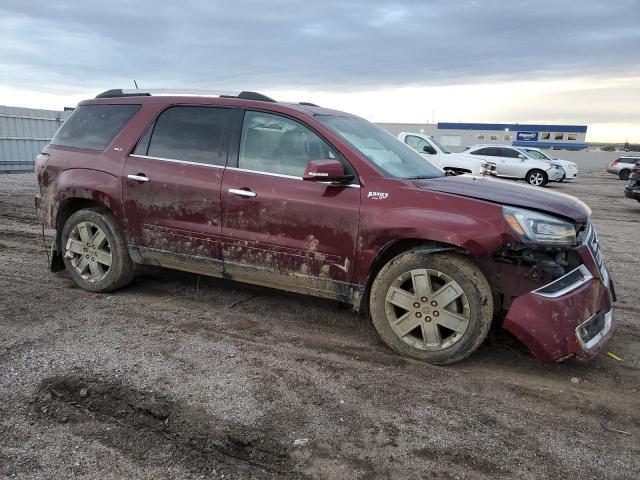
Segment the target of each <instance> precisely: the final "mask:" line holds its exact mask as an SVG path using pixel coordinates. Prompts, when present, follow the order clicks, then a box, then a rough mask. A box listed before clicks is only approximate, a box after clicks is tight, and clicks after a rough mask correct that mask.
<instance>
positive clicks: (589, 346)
mask: <svg viewBox="0 0 640 480" xmlns="http://www.w3.org/2000/svg"><path fill="white" fill-rule="evenodd" d="M577 251H578V253H579V254H580V256H581V257H582V259H583V264H582V265H580V266H579V267H578V268H576V269H575V270H573V271H571V272H569V273H567V274H566V275H564V276H563V277H561V278H559V279H557V280H555V281H553V282H551V283H550V284H548V285H545V286H544V287H542V288H539V289H537V290H535V291H533V292H530V293H527V294H525V295H522V296H520V297H518V298H517V299H515V300H514V302H513V303H512V305H511V308H510V309H509V311H508V312H507V316H506V318H505V320H504V322H503V324H502V327H503V328H504V329H505V330H507V331H509V332H510V333H512V334H513V335H514V336H515V337H517V338H518V339H519V340H520V341H521V342H522V343H524V344H525V345H526V346H527V347H528V348H529V350H530V351H531V353H533V354H534V355H535V356H536V357H537V358H538V359H539V360H541V361H543V362H558V361H560V360H564V359H566V358H570V357H576V358H578V359H580V360H587V359H589V358H591V357H593V356H594V355H596V354H597V353H598V352H600V351H601V350H602V348H603V346H604V345H605V344H606V342H607V341H608V340H609V338H610V337H611V336H612V335H613V333H614V332H615V331H616V329H617V323H616V321H615V318H614V315H613V302H614V301H615V290H614V285H613V279H612V278H611V274H610V273H609V271H608V270H607V268H606V267H605V266H604V265H602V266H598V261H597V260H596V259H595V258H594V256H593V255H592V254H591V252H590V250H589V248H588V247H587V246H586V245H583V246H581V247H578V249H577Z"/></svg>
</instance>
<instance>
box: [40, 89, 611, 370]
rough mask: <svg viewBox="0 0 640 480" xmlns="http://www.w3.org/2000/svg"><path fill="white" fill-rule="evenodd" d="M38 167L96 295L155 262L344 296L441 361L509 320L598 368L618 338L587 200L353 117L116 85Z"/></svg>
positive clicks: (382, 327)
mask: <svg viewBox="0 0 640 480" xmlns="http://www.w3.org/2000/svg"><path fill="white" fill-rule="evenodd" d="M36 171H37V173H38V181H39V184H40V192H39V195H38V196H37V197H36V207H37V210H38V212H39V216H40V218H41V219H42V221H43V222H44V223H45V225H46V226H47V227H50V228H54V229H55V230H56V235H55V241H54V243H53V245H52V252H53V255H52V264H51V268H52V270H54V271H55V270H61V269H63V268H65V267H66V269H67V271H68V272H69V273H70V275H71V276H72V277H73V279H74V281H75V282H76V283H77V284H78V285H79V286H81V287H82V288H85V289H87V290H90V291H94V292H107V291H112V290H114V289H117V288H120V287H123V286H125V285H127V284H128V283H129V282H131V280H132V279H133V278H134V271H135V266H136V265H137V264H147V265H157V266H162V267H168V268H174V269H180V270H186V271H189V272H197V273H200V274H205V275H211V276H214V277H222V278H227V279H231V280H238V281H242V282H248V283H253V284H259V285H265V286H268V287H274V288H279V289H283V290H288V291H293V292H301V293H306V294H309V295H315V296H319V297H325V298H330V299H335V300H339V301H342V302H347V303H350V304H352V305H353V307H354V308H355V309H356V310H360V311H363V312H366V313H367V314H368V315H370V316H371V319H372V321H373V324H374V325H375V327H376V329H377V331H378V332H379V334H380V336H381V337H382V339H383V340H384V341H385V342H386V343H387V344H388V345H389V346H390V347H391V348H393V349H394V350H396V351H398V352H399V353H401V354H403V355H407V356H410V357H413V358H417V359H421V360H425V361H427V362H431V363H436V364H447V363H452V362H455V361H458V360H460V359H462V358H464V357H466V356H468V355H470V354H471V353H472V352H473V351H474V350H476V349H477V348H478V346H479V345H480V344H481V343H482V342H483V340H484V339H485V337H486V336H487V333H488V331H489V328H490V326H491V325H492V323H493V324H494V325H495V326H496V327H502V328H504V329H506V330H508V331H509V332H511V333H512V334H513V335H515V336H516V337H517V338H518V339H520V340H521V341H522V342H523V343H524V344H525V345H526V346H527V347H528V348H529V349H530V350H531V352H532V353H533V354H534V355H535V356H536V357H538V358H539V359H541V360H543V361H559V360H563V359H565V358H568V357H572V356H575V357H578V358H582V359H584V358H588V357H590V356H592V355H593V354H595V353H596V352H597V351H599V350H600V349H601V347H602V345H603V344H604V342H605V341H606V340H607V339H608V338H609V337H610V335H611V334H612V333H613V331H614V330H615V322H614V319H613V310H612V303H613V302H614V301H615V293H614V290H613V283H612V280H611V277H610V275H609V272H608V271H607V268H606V267H605V265H604V263H603V258H602V253H601V252H600V247H599V245H598V239H597V236H596V233H595V230H594V228H593V226H592V224H591V221H590V210H589V208H588V207H587V206H586V205H585V204H584V203H582V202H581V201H579V200H577V199H575V198H573V197H569V196H566V195H558V194H554V193H551V192H548V191H541V190H538V189H535V188H531V187H526V186H521V185H517V184H513V183H506V182H502V181H500V180H496V179H492V178H479V177H472V176H467V175H463V176H447V175H445V174H444V172H443V171H441V170H440V169H438V168H437V167H435V166H433V165H432V164H431V163H429V162H427V161H426V160H425V159H424V158H423V157H422V156H420V154H418V153H417V152H415V151H414V150H412V149H411V148H409V147H407V146H406V145H404V144H403V143H401V142H400V141H398V140H396V139H395V138H394V137H393V136H392V135H390V134H388V133H386V132H385V131H383V130H381V129H380V128H378V127H376V126H374V125H373V124H371V123H369V122H367V121H365V120H363V119H361V118H358V117H355V116H353V115H349V114H346V113H343V112H338V111H334V110H328V109H325V108H320V107H318V106H316V105H312V104H308V103H300V104H291V103H278V102H275V101H273V100H272V99H270V98H268V97H265V96H263V95H260V94H257V93H253V92H242V93H240V94H237V95H219V96H210V97H197V96H166V95H165V96H156V95H153V96H152V95H149V93H140V92H133V93H131V92H126V91H122V90H110V91H108V92H105V93H103V94H101V95H98V96H97V97H96V98H95V99H93V100H87V101H84V102H81V103H80V104H79V106H78V107H77V108H76V109H75V111H74V112H73V114H72V115H71V116H70V117H69V118H68V119H67V120H66V122H65V123H64V124H63V125H62V127H61V128H60V130H59V131H58V132H57V134H56V135H55V137H54V138H53V139H52V140H51V144H50V145H48V146H47V147H46V148H45V149H44V151H43V153H42V154H41V155H39V156H38V159H37V161H36Z"/></svg>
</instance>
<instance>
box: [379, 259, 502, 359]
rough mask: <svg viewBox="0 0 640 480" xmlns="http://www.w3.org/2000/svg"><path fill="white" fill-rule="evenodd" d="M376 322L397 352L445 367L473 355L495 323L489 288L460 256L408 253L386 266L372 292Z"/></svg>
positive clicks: (387, 341) (472, 266)
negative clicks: (492, 323)
mask: <svg viewBox="0 0 640 480" xmlns="http://www.w3.org/2000/svg"><path fill="white" fill-rule="evenodd" d="M369 306H370V311H371V319H372V321H373V324H374V326H375V328H376V330H377V331H378V333H379V334H380V337H381V338H382V340H384V342H385V343H386V344H387V345H388V346H389V347H391V348H392V349H393V350H395V351H397V352H398V353H400V354H402V355H405V356H408V357H412V358H415V359H418V360H423V361H426V362H428V363H433V364H438V365H446V364H450V363H454V362H457V361H459V360H462V359H463V358H465V357H467V356H469V355H471V354H472V353H473V352H474V351H475V350H476V349H477V348H478V347H479V346H480V344H481V343H482V342H483V341H484V339H485V338H486V336H487V333H488V331H489V327H490V326H491V319H492V316H493V301H492V296H491V289H490V287H489V284H488V282H487V280H486V279H485V277H484V275H483V274H482V272H480V270H479V269H478V268H477V267H476V266H475V265H474V264H473V263H472V262H471V261H469V260H468V259H466V258H465V257H463V256H461V255H456V254H435V255H424V254H416V253H413V252H406V253H403V254H401V255H399V256H397V257H395V258H394V259H393V260H391V261H390V262H389V263H388V264H387V265H385V266H384V267H383V268H382V269H381V270H380V272H379V273H378V275H377V276H376V279H375V280H374V282H373V285H372V287H371V295H370V305H369Z"/></svg>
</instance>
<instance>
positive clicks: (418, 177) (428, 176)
mask: <svg viewBox="0 0 640 480" xmlns="http://www.w3.org/2000/svg"><path fill="white" fill-rule="evenodd" d="M429 178H436V177H434V176H433V175H416V176H415V177H406V178H403V180H426V179H429Z"/></svg>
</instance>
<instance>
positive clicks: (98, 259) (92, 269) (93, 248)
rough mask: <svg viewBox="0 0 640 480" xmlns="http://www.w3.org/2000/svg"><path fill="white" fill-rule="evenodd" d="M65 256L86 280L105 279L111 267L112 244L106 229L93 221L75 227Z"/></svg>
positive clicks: (97, 280) (94, 281) (96, 280)
mask: <svg viewBox="0 0 640 480" xmlns="http://www.w3.org/2000/svg"><path fill="white" fill-rule="evenodd" d="M65 256H66V257H67V258H68V259H70V260H71V265H72V266H73V268H74V269H75V271H76V272H77V273H78V274H79V275H80V276H81V277H82V278H83V279H85V280H86V281H88V282H91V283H96V282H99V281H101V280H103V279H104V278H105V277H106V276H107V274H108V273H109V270H110V269H111V261H112V258H111V245H110V244H109V239H108V238H107V236H106V235H105V233H104V231H103V230H102V229H101V228H100V227H98V226H97V225H96V224H94V223H91V222H80V223H78V224H77V225H75V226H74V227H73V229H72V230H71V233H70V234H69V239H68V240H67V246H66V253H65Z"/></svg>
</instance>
